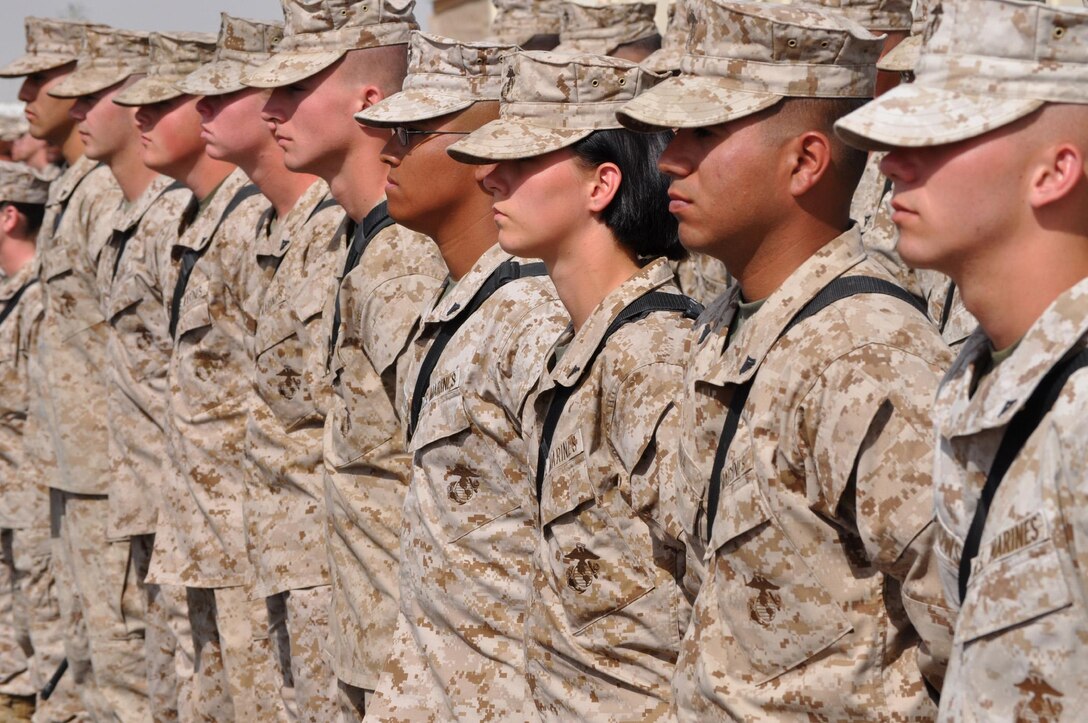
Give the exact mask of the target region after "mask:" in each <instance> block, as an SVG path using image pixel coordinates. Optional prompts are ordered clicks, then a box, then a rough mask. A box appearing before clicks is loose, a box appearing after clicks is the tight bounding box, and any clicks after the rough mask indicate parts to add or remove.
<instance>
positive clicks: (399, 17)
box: [242, 0, 419, 88]
mask: <svg viewBox="0 0 1088 723" xmlns="http://www.w3.org/2000/svg"><path fill="white" fill-rule="evenodd" d="M281 2H282V3H283V17H284V18H285V20H286V22H285V24H284V33H283V41H282V42H281V43H280V46H279V50H278V52H276V54H275V55H273V56H272V57H271V58H269V59H268V60H267V61H265V62H264V63H263V64H261V65H260V66H258V67H257V68H253V69H251V70H249V71H248V72H247V73H246V74H245V75H244V76H243V78H242V82H244V83H245V84H246V85H249V86H253V87H254V88H278V87H280V86H284V85H290V84H291V83H296V82H298V81H300V80H303V79H305V78H309V77H310V76H311V75H314V74H316V73H320V72H321V71H322V70H324V69H325V68H327V67H329V66H330V65H332V64H333V63H335V62H336V61H338V60H340V58H342V57H344V55H346V54H347V53H348V52H350V51H352V50H363V49H366V48H380V47H383V46H386V45H402V44H404V43H407V42H408V34H409V33H410V32H411V31H413V30H416V29H417V28H418V27H419V26H418V25H417V24H416V19H415V16H414V15H412V9H413V8H414V7H415V0H281Z"/></svg>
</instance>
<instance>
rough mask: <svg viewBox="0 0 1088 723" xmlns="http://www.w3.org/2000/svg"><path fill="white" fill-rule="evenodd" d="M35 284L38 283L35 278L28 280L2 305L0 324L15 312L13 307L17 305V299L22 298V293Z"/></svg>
mask: <svg viewBox="0 0 1088 723" xmlns="http://www.w3.org/2000/svg"><path fill="white" fill-rule="evenodd" d="M36 283H38V279H37V278H36V277H35V278H33V279H30V280H29V281H27V282H26V283H25V284H23V285H22V286H20V287H19V290H18V291H16V292H15V293H14V294H12V295H11V298H10V299H8V303H6V304H4V308H3V309H2V310H0V324H3V323H4V321H6V320H7V318H8V317H9V316H11V312H13V311H15V307H17V306H18V305H19V299H20V298H21V297H22V295H23V292H25V291H26V290H27V289H29V288H30V287H31V286H33V285H34V284H36Z"/></svg>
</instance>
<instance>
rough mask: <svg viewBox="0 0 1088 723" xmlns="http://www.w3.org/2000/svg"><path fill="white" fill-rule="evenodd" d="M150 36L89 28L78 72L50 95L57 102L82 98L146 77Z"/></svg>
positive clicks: (73, 73)
mask: <svg viewBox="0 0 1088 723" xmlns="http://www.w3.org/2000/svg"><path fill="white" fill-rule="evenodd" d="M148 36H149V34H148V33H145V32H142V31H138V30H117V29H115V28H88V29H87V40H86V42H85V43H84V44H83V52H82V54H81V55H80V58H79V63H77V64H76V69H75V71H74V72H72V73H71V74H70V75H68V76H66V77H65V78H64V80H62V81H61V82H60V83H57V85H56V86H55V87H54V88H53V89H52V90H50V91H49V95H51V96H53V97H54V98H78V97H79V96H81V95H91V94H92V93H97V92H98V91H100V90H105V89H106V88H109V87H110V86H113V85H116V84H117V83H120V82H121V81H123V80H125V79H126V78H128V77H129V76H130V75H137V74H139V73H146V72H147V68H148V66H149V65H150V64H151V49H150V45H149V44H148Z"/></svg>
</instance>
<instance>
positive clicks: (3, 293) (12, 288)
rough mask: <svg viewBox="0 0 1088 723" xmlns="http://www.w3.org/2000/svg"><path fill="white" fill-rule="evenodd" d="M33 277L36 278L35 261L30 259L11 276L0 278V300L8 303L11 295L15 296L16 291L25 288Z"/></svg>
mask: <svg viewBox="0 0 1088 723" xmlns="http://www.w3.org/2000/svg"><path fill="white" fill-rule="evenodd" d="M32 278H34V262H33V261H28V262H27V263H26V264H24V265H23V268H21V269H19V270H18V271H16V272H15V273H14V274H12V275H11V276H5V277H4V278H3V279H0V302H2V303H5V304H6V303H7V302H8V301H10V300H11V297H13V296H15V292H17V291H18V290H19V289H21V288H23V287H24V286H25V285H26V283H27V282H28V281H30V280H31V279H32Z"/></svg>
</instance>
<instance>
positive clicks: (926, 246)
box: [895, 230, 940, 271]
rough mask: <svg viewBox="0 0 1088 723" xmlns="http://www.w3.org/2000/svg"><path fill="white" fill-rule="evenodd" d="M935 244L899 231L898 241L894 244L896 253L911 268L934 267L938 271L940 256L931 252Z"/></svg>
mask: <svg viewBox="0 0 1088 723" xmlns="http://www.w3.org/2000/svg"><path fill="white" fill-rule="evenodd" d="M934 247H935V244H933V243H932V242H928V241H926V240H925V239H920V238H918V237H917V236H915V235H913V234H904V233H903V232H902V230H900V232H899V241H898V242H897V243H896V245H895V250H896V253H898V254H899V258H901V259H902V260H903V263H905V264H906V265H907V266H909V267H911V268H912V269H936V270H938V271H940V257H939V256H938V255H935V254H934V253H933V252H934V251H935V250H936V249H935V248H934Z"/></svg>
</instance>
